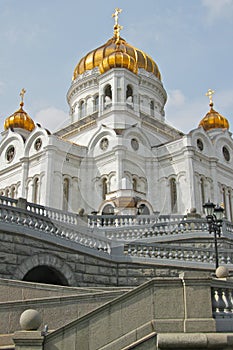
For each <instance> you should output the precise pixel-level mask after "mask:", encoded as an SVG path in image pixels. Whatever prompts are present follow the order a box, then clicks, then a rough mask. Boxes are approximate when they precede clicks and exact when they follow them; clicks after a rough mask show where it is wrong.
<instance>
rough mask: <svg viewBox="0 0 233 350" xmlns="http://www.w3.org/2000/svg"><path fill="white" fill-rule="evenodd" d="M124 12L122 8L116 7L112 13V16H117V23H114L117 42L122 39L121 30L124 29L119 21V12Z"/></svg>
mask: <svg viewBox="0 0 233 350" xmlns="http://www.w3.org/2000/svg"><path fill="white" fill-rule="evenodd" d="M121 12H122V9H120V8H118V7H117V8H116V9H115V12H114V13H113V14H112V17H114V18H115V24H114V27H113V29H114V37H115V39H116V44H117V43H119V39H120V31H121V30H122V29H123V26H121V25H120V24H119V23H118V19H119V16H118V15H119V13H121Z"/></svg>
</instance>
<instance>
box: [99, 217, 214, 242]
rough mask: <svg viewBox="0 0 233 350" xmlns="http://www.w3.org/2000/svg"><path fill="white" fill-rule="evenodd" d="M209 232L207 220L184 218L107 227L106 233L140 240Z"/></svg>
mask: <svg viewBox="0 0 233 350" xmlns="http://www.w3.org/2000/svg"><path fill="white" fill-rule="evenodd" d="M196 232H208V226H207V223H206V220H204V219H195V220H187V219H185V220H182V221H179V222H178V221H170V222H164V221H162V220H161V221H160V218H159V219H158V220H157V222H156V223H154V224H152V225H143V226H142V225H141V226H140V225H138V226H133V227H117V228H115V229H110V228H108V229H106V230H105V235H106V237H108V238H110V239H120V240H130V241H131V240H139V239H145V238H161V239H163V238H165V237H169V236H176V235H182V234H187V233H196Z"/></svg>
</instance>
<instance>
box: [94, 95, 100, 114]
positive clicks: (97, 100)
mask: <svg viewBox="0 0 233 350" xmlns="http://www.w3.org/2000/svg"><path fill="white" fill-rule="evenodd" d="M98 109H99V95H97V96H96V97H95V98H94V112H96V111H98Z"/></svg>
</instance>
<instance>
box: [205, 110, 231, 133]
mask: <svg viewBox="0 0 233 350" xmlns="http://www.w3.org/2000/svg"><path fill="white" fill-rule="evenodd" d="M199 126H202V127H203V129H204V130H205V131H208V130H211V129H219V128H220V129H229V122H228V120H227V118H225V117H224V116H223V115H221V114H220V113H218V112H217V111H215V110H214V109H213V103H210V110H209V112H208V113H207V114H206V115H205V116H204V118H203V119H202V120H201V121H200V123H199Z"/></svg>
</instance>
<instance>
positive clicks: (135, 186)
mask: <svg viewBox="0 0 233 350" xmlns="http://www.w3.org/2000/svg"><path fill="white" fill-rule="evenodd" d="M132 186H133V190H134V191H137V179H135V177H134V178H133V181H132Z"/></svg>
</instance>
